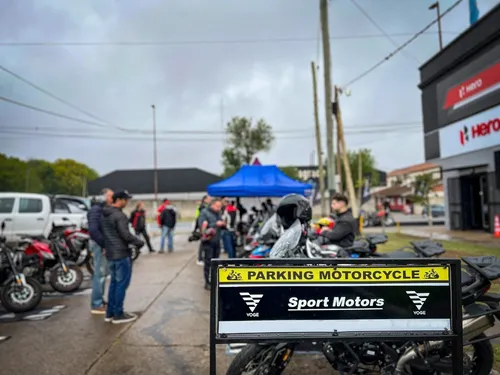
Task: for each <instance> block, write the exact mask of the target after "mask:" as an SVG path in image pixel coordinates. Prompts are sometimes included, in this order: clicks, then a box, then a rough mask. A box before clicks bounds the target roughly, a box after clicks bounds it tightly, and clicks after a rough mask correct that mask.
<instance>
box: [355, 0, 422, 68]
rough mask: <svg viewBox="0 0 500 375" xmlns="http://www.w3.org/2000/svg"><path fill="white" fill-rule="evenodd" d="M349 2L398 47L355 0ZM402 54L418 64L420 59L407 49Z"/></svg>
mask: <svg viewBox="0 0 500 375" xmlns="http://www.w3.org/2000/svg"><path fill="white" fill-rule="evenodd" d="M351 2H352V3H353V4H354V6H355V7H356V8H358V10H359V11H360V12H361V13H362V14H363V15H364V16H365V17H366V18H367V19H368V21H370V23H371V24H372V25H373V26H375V27H376V28H377V29H378V31H380V32H381V33H382V35H384V36H385V37H386V38H387V40H388V41H389V42H391V44H392V45H393V46H394V47H396V48H398V47H399V44H398V43H397V42H396V41H395V40H394V39H393V38H392V37H391V36H390V35H389V34H388V33H386V32H385V30H384V29H383V28H382V27H381V26H380V25H379V24H378V23H377V22H376V21H375V20H374V19H373V17H371V16H370V14H368V12H367V11H366V10H365V9H364V8H363V7H362V6H361V5H359V4H358V3H357V1H356V0H351ZM401 53H402V54H403V56H405V57H406V58H410V59H413V60H415V61H416V62H417V64H420V60H419V59H418V58H417V57H415V56H414V55H412V54H411V53H409V52H407V51H402V52H401Z"/></svg>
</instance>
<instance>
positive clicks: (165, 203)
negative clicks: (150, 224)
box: [156, 198, 170, 229]
mask: <svg viewBox="0 0 500 375" xmlns="http://www.w3.org/2000/svg"><path fill="white" fill-rule="evenodd" d="M169 203H170V202H169V200H168V199H167V198H165V199H164V200H163V202H162V203H161V205H160V207H158V209H157V210H156V222H157V223H158V227H159V228H160V229H161V213H162V211H163V210H164V209H165V207H166V206H167V205H168V204H169Z"/></svg>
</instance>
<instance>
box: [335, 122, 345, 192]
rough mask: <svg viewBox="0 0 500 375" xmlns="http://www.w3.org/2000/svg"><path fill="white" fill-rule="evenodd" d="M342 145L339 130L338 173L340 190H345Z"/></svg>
mask: <svg viewBox="0 0 500 375" xmlns="http://www.w3.org/2000/svg"><path fill="white" fill-rule="evenodd" d="M341 148H342V147H341V146H340V137H339V132H338V131H337V152H336V156H337V173H338V176H339V191H344V185H343V184H342V179H343V177H342V174H343V173H342V150H341Z"/></svg>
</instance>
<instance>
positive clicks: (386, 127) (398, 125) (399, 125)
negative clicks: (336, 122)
mask: <svg viewBox="0 0 500 375" xmlns="http://www.w3.org/2000/svg"><path fill="white" fill-rule="evenodd" d="M414 127H415V128H416V127H419V128H422V122H421V121H414V122H395V123H374V124H357V125H356V124H354V125H350V126H348V127H346V129H347V130H348V131H350V132H351V133H363V132H367V131H368V132H370V133H371V132H384V131H392V130H405V129H409V128H414ZM3 130H8V131H17V130H19V131H28V132H30V131H31V132H39V131H55V132H61V131H67V130H68V129H67V128H66V129H64V128H61V127H54V126H52V127H51V126H27V127H26V126H24V127H23V126H4V125H0V131H3ZM89 130H91V131H92V129H89ZM313 130H314V129H308V128H306V129H304V128H292V129H286V130H285V129H275V130H273V133H275V134H290V133H311V132H313ZM78 131H79V132H80V133H81V131H82V129H78ZM72 133H74V132H72ZM157 133H158V134H179V135H181V134H198V135H202V134H204V135H211V134H213V135H225V134H227V133H226V132H225V131H219V130H214V131H212V130H201V129H193V130H175V129H174V130H164V131H157ZM83 134H90V135H94V134H92V133H88V132H86V133H83ZM100 134H103V133H99V134H97V135H100ZM113 134H115V133H113ZM141 134H152V131H144V133H141Z"/></svg>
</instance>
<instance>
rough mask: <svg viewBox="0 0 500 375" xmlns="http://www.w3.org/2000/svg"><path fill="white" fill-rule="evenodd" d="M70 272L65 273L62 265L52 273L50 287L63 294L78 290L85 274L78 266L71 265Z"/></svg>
mask: <svg viewBox="0 0 500 375" xmlns="http://www.w3.org/2000/svg"><path fill="white" fill-rule="evenodd" d="M67 267H68V272H66V273H65V272H64V270H63V267H62V265H58V266H57V267H56V268H54V269H53V270H51V271H50V279H49V281H50V285H51V286H52V288H54V290H56V291H58V292H61V293H69V292H74V291H75V290H77V289H78V288H79V287H80V285H82V282H83V272H82V270H81V269H80V267H78V266H77V265H76V264H71V265H69V266H67Z"/></svg>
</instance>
